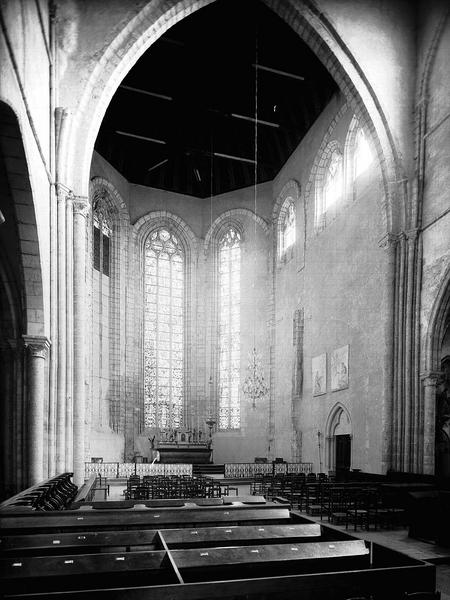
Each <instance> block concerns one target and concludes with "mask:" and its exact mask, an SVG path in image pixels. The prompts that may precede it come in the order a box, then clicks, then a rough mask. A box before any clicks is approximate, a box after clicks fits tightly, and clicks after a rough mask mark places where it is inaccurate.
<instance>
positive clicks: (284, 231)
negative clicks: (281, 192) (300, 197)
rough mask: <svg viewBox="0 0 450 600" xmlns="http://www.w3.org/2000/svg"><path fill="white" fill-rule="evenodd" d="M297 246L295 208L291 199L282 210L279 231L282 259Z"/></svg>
mask: <svg viewBox="0 0 450 600" xmlns="http://www.w3.org/2000/svg"><path fill="white" fill-rule="evenodd" d="M294 244H295V206H294V203H293V202H292V200H291V198H288V199H287V200H286V201H285V202H284V205H283V208H282V219H281V223H280V229H279V252H280V257H282V256H284V254H285V253H286V251H287V250H288V249H289V248H291V247H292V246H293V245H294Z"/></svg>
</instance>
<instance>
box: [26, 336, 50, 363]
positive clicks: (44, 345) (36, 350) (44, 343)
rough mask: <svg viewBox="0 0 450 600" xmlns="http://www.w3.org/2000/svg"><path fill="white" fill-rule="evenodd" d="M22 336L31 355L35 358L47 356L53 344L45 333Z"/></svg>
mask: <svg viewBox="0 0 450 600" xmlns="http://www.w3.org/2000/svg"><path fill="white" fill-rule="evenodd" d="M22 338H23V342H24V344H25V347H26V348H28V350H29V351H30V354H31V356H33V357H35V358H47V352H48V350H49V348H50V345H51V342H50V340H49V339H48V337H46V336H45V335H23V336H22Z"/></svg>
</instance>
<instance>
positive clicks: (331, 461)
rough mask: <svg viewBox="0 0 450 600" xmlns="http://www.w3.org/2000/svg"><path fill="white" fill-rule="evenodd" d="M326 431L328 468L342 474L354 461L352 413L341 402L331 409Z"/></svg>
mask: <svg viewBox="0 0 450 600" xmlns="http://www.w3.org/2000/svg"><path fill="white" fill-rule="evenodd" d="M325 431H326V434H325V435H326V450H327V462H326V464H327V466H328V470H329V471H334V472H335V473H336V474H337V475H341V476H342V474H345V473H346V472H348V471H349V470H350V467H351V462H352V423H351V419H350V413H349V412H348V410H347V409H346V407H345V406H344V405H343V404H341V403H340V402H339V403H338V404H336V405H335V406H334V407H333V408H332V410H331V411H330V414H329V416H328V419H327V425H326V430H325Z"/></svg>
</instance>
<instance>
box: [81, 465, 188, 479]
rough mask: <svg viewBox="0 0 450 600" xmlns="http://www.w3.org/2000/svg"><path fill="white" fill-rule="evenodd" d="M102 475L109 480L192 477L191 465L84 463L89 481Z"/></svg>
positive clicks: (85, 474) (86, 477)
mask: <svg viewBox="0 0 450 600" xmlns="http://www.w3.org/2000/svg"><path fill="white" fill-rule="evenodd" d="M92 474H95V475H101V476H102V477H108V478H109V479H116V478H118V477H127V478H128V477H130V476H131V475H139V476H140V477H142V476H143V475H190V476H192V465H191V464H161V463H156V464H151V463H118V462H114V463H113V462H102V463H97V462H96V463H91V462H89V463H88V462H87V463H84V477H85V479H89V477H90V476H91V475H92Z"/></svg>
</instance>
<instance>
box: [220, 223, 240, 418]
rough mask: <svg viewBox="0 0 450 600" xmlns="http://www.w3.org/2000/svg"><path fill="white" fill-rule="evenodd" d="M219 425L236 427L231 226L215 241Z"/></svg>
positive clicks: (236, 287) (236, 310)
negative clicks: (217, 243) (217, 285)
mask: <svg viewBox="0 0 450 600" xmlns="http://www.w3.org/2000/svg"><path fill="white" fill-rule="evenodd" d="M218 262H219V294H218V300H219V302H218V304H219V307H218V308H219V311H218V312H219V336H218V340H219V357H218V358H219V360H218V375H219V402H218V405H219V406H218V409H219V415H218V425H219V429H239V427H240V424H241V411H240V397H239V390H240V342H241V340H240V334H241V324H240V308H241V307H240V286H241V236H240V233H239V232H238V231H236V229H234V228H233V227H230V228H229V229H227V231H226V232H225V233H224V234H223V235H222V237H221V238H220V240H219V245H218Z"/></svg>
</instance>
